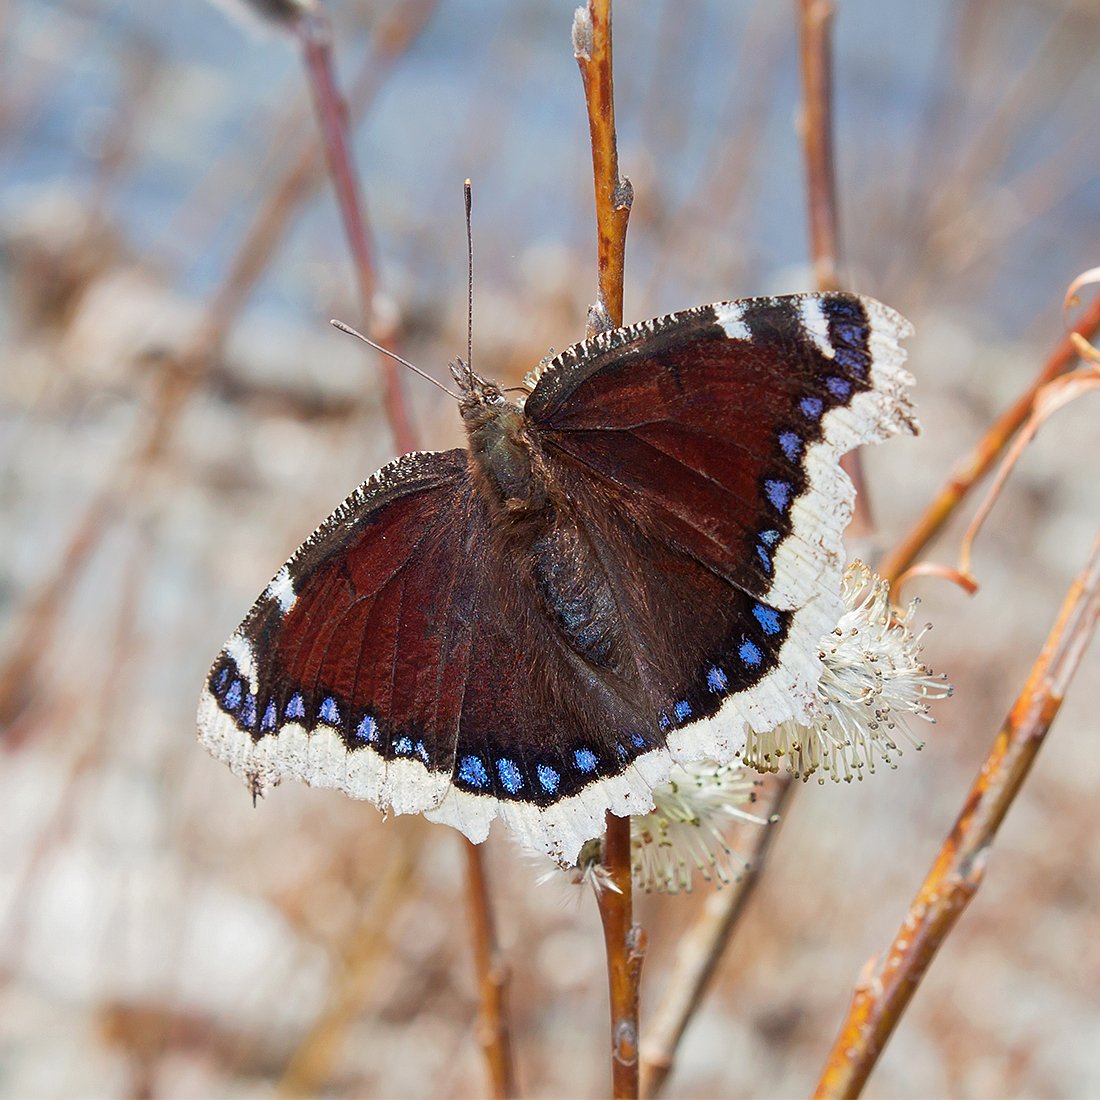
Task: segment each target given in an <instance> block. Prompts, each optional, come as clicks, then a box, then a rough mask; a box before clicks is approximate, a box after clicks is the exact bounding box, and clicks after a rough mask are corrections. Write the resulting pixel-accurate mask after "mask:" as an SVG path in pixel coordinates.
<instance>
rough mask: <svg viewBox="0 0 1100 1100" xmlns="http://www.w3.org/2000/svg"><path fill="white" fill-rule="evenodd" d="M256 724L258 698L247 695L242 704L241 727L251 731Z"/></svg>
mask: <svg viewBox="0 0 1100 1100" xmlns="http://www.w3.org/2000/svg"><path fill="white" fill-rule="evenodd" d="M255 724H256V696H255V695H246V696H245V697H244V702H243V703H241V725H242V726H245V727H247V728H248V729H251V728H252V727H253V726H254V725H255Z"/></svg>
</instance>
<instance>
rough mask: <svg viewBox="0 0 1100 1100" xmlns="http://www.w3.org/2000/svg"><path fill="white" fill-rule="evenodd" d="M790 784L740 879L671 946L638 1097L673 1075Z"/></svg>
mask: <svg viewBox="0 0 1100 1100" xmlns="http://www.w3.org/2000/svg"><path fill="white" fill-rule="evenodd" d="M791 784H792V777H791V776H789V775H784V776H780V777H778V778H777V780H776V788H775V792H774V795H773V797H772V798H771V801H770V804H769V806H768V809H767V817H768V820H769V823H768V825H766V826H765V827H763V828H761V829H758V830H757V831H756V835H755V839H756V845H755V848H754V849H753V851H752V852H751V853H750V854H749V857H748V861H747V862H748V867H747V869H746V870H745V872H744V874H742V876H741V877H740V878H739V879H738V880H737V881H736V882H734V883H731V884H730V885H729V886H727V887H725V888H723V889H721V890H716V891H715V892H714V893H713V894H711V895H710V896H709V897H708V898H707V900H706V903H705V904H704V906H703V912H702V914H701V915H700V916H699V918H698V919H697V920H696V921H695V923H694V924H693V925H692V926H691V928H689V929H688V931H687V934H686V935H684V936H683V937H682V938H681V940H680V942H679V943H678V944H677V946H676V958H675V960H674V961H673V964H672V966H671V967H670V973H671V978H670V979H669V984H668V986H667V988H666V989H665V990H664V992H663V993H662V995H661V1002H660V1004H659V1005H658V1006H657V1008H656V1010H655V1011H654V1013H653V1020H652V1022H651V1023H650V1024H649V1026H648V1027H647V1029H646V1038H645V1042H644V1043H643V1044H642V1057H641V1060H642V1070H641V1094H642V1096H643V1097H647V1098H649V1097H655V1096H659V1095H660V1093H661V1090H662V1089H663V1088H664V1085H665V1082H666V1081H667V1079H668V1076H669V1074H670V1073H671V1072H672V1067H673V1065H674V1064H675V1060H676V1051H677V1048H678V1047H679V1045H680V1040H681V1039H682V1038H683V1036H684V1032H685V1031H686V1030H687V1026H688V1023H689V1022H690V1021H691V1018H692V1017H693V1016H694V1015H695V1013H696V1011H697V1010H698V1009H699V1007H700V1005H702V1003H703V998H704V997H705V996H706V993H707V990H708V989H709V988H710V983H711V980H712V979H713V977H714V973H715V971H716V970H717V968H718V963H719V961H720V960H721V958H722V955H723V954H724V953H725V951H726V948H727V947H728V946H729V944H730V941H731V940H732V938H733V933H734V930H735V929H736V927H737V924H738V922H739V921H740V919H741V916H742V914H743V913H744V912H745V909H746V907H747V906H748V903H749V899H750V898H751V897H752V894H753V892H754V890H755V888H756V885H757V883H758V882H759V881H760V878H761V876H762V874H763V872H764V865H765V862H766V860H767V858H768V852H769V851H771V847H772V844H773V843H774V841H775V838H776V833H777V831H778V827H779V817H780V815H781V812H782V810H783V807H784V806H785V805H786V802H787V799H788V797H789V795H790V792H791Z"/></svg>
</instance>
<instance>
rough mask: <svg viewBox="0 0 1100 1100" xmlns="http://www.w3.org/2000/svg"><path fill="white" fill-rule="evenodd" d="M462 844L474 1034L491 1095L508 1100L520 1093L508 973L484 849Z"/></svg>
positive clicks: (465, 842)
mask: <svg viewBox="0 0 1100 1100" xmlns="http://www.w3.org/2000/svg"><path fill="white" fill-rule="evenodd" d="M462 846H463V849H464V850H465V852H466V888H467V890H466V892H467V901H468V903H469V910H470V930H471V933H472V936H473V941H474V963H475V965H476V967H477V979H478V994H479V998H480V1001H481V1011H480V1013H479V1015H478V1021H477V1038H478V1042H479V1043H480V1045H481V1049H482V1053H483V1054H484V1056H485V1064H486V1066H487V1067H488V1070H489V1078H490V1080H491V1082H492V1086H493V1096H495V1097H497V1098H498V1100H507V1097H511V1096H518V1095H519V1093H518V1091H517V1089H516V1071H515V1065H514V1063H513V1058H512V1037H511V1030H510V1028H509V1026H508V1011H507V991H508V979H509V973H508V968H507V966H506V965H505V964H504V962H503V960H502V958H501V954H500V948H499V947H498V946H497V938H496V927H495V922H494V920H493V910H492V907H491V906H490V904H489V885H488V881H487V879H486V875H485V862H484V857H483V854H482V853H483V849H482V847H481V846H480V845H477V844H473V843H471V842H470V841H469V840H466V839H465V837H464V838H463V839H462Z"/></svg>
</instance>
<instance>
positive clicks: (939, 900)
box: [815, 538, 1100, 1098]
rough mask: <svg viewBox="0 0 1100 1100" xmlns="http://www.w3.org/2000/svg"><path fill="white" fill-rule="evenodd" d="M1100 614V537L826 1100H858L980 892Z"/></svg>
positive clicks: (852, 1024)
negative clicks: (1001, 831) (994, 847)
mask: <svg viewBox="0 0 1100 1100" xmlns="http://www.w3.org/2000/svg"><path fill="white" fill-rule="evenodd" d="M1098 618H1100V538H1098V539H1097V541H1096V543H1095V544H1094V545H1093V548H1092V552H1091V554H1090V556H1089V559H1088V562H1087V563H1086V565H1085V568H1084V569H1083V570H1082V571H1081V573H1080V574H1079V575H1078V577H1077V579H1076V580H1075V581H1074V582H1073V585H1072V586H1071V587H1070V589H1069V592H1068V593H1067V595H1066V598H1065V601H1064V602H1063V604H1062V609H1061V612H1060V613H1059V615H1058V619H1057V621H1056V622H1055V624H1054V627H1053V628H1052V630H1051V632H1050V634H1049V636H1048V637H1047V640H1046V644H1045V645H1044V646H1043V649H1042V651H1041V652H1040V654H1039V657H1038V659H1037V660H1036V662H1035V665H1034V666H1033V668H1032V670H1031V674H1030V675H1029V676H1028V679H1027V682H1026V684H1025V685H1024V688H1023V691H1021V693H1020V695H1019V697H1018V698H1017V700H1016V702H1015V704H1014V705H1013V707H1012V709H1011V710H1010V711H1009V714H1008V717H1007V718H1006V719H1005V721H1004V724H1003V725H1002V726H1001V729H1000V731H999V733H998V734H997V739H996V740H995V741H994V743H993V747H992V749H991V750H990V752H989V755H988V756H987V757H986V760H985V762H984V763H983V764H982V767H981V770H980V771H979V773H978V776H977V778H976V779H975V781H974V783H973V785H972V786H971V788H970V792H969V794H968V795H967V798H966V802H965V804H964V806H963V809H962V812H961V813H960V814H959V816H958V818H957V820H956V821H955V826H954V828H953V829H952V830H951V834H950V835H949V836H948V837H947V839H946V840H945V841H944V843H943V846H942V847H941V849H940V853H939V856H938V857H937V859H936V862H935V863H934V864H933V866H932V869H931V871H930V872H929V873H928V877H927V878H926V879H925V880H924V883H923V885H922V886H921V888H920V890H919V891H918V893H917V895H916V897H915V898H914V899H913V902H912V903H911V905H910V907H909V913H908V915H907V916H906V918H905V920H904V922H903V923H902V926H901V928H900V929H899V931H898V934H897V937H896V938H895V940H894V942H893V943H892V944H891V945H890V948H889V950H888V951H887V952H886V955H885V956H883V957H881V958H879V959H878V960H877V961H871V962H869V963H868V964H867V967H866V968H865V970H864V974H863V976H862V977H861V978H860V981H859V984H858V986H857V987H856V991H855V994H854V996H853V997H852V1004H851V1007H850V1008H849V1011H848V1018H847V1019H846V1020H845V1022H844V1025H843V1027H842V1028H841V1031H840V1034H839V1035H838V1036H837V1039H836V1042H835V1044H834V1045H833V1049H832V1051H831V1052H830V1054H829V1058H828V1061H827V1062H826V1064H825V1069H824V1071H823V1073H822V1075H821V1080H820V1081H819V1082H818V1085H817V1090H816V1092H815V1096H817V1097H830V1098H831V1097H854V1096H858V1095H859V1093H860V1091H861V1090H862V1088H863V1086H864V1084H865V1083H866V1081H867V1078H868V1076H869V1075H870V1073H871V1070H872V1069H873V1068H874V1066H875V1063H876V1062H877V1061H878V1058H879V1056H880V1055H881V1054H882V1050H883V1048H884V1047H885V1045H886V1042H887V1040H888V1039H889V1038H890V1036H891V1035H892V1034H893V1032H894V1029H895V1028H896V1027H897V1024H898V1021H899V1020H900V1018H901V1016H902V1013H903V1012H904V1011H905V1009H906V1006H907V1005H908V1004H909V1001H910V1000H911V999H912V997H913V994H914V993H915V992H916V990H917V987H918V986H919V985H920V982H921V980H922V978H923V977H924V975H925V973H926V972H927V970H928V967H929V966H930V965H931V962H932V959H933V958H934V957H935V954H936V952H937V951H938V950H939V948H940V946H941V944H942V943H943V942H944V940H945V938H946V937H947V935H948V934H949V933H950V932H951V930H952V929H953V928H954V926H955V924H956V922H957V921H958V919H959V917H960V916H961V915H962V912H963V910H964V909H965V908H966V906H967V905H968V904H969V903H970V901H971V899H972V898H973V897H974V895H975V894H976V893H977V890H978V888H979V886H981V883H982V879H983V878H984V876H985V867H986V863H987V861H988V858H989V849H990V846H991V844H992V843H993V838H994V836H996V833H997V829H998V828H999V827H1000V824H1001V822H1002V821H1003V820H1004V817H1005V814H1006V813H1007V812H1008V808H1009V806H1011V805H1012V802H1013V800H1014V799H1015V797H1016V795H1017V793H1018V792H1019V790H1020V787H1021V786H1022V785H1023V782H1024V780H1025V779H1026V778H1027V774H1028V772H1029V771H1030V769H1031V765H1032V763H1033V762H1034V760H1035V756H1036V754H1037V753H1038V751H1039V749H1040V747H1041V746H1042V744H1043V741H1044V739H1045V738H1046V733H1047V730H1049V729H1050V726H1051V723H1052V722H1053V721H1054V718H1055V716H1056V715H1057V713H1058V710H1059V708H1060V707H1061V705H1062V700H1063V699H1064V698H1065V694H1066V690H1067V688H1068V687H1069V684H1070V681H1071V680H1072V678H1073V675H1074V672H1075V671H1076V670H1077V666H1078V664H1079V663H1080V660H1081V657H1082V656H1083V654H1084V652H1085V650H1086V648H1087V646H1088V643H1089V640H1090V639H1091V637H1092V634H1093V632H1094V630H1095V628H1096V623H1097V619H1098Z"/></svg>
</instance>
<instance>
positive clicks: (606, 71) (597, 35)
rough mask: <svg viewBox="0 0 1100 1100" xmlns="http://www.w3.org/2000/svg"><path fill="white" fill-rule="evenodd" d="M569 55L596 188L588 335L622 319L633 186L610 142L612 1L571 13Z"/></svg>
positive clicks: (612, 139)
mask: <svg viewBox="0 0 1100 1100" xmlns="http://www.w3.org/2000/svg"><path fill="white" fill-rule="evenodd" d="M573 55H574V56H575V57H576V59H577V64H578V65H579V66H580V70H581V80H582V81H583V82H584V98H585V103H586V105H587V107H588V129H589V132H590V134H591V137H592V179H593V181H594V184H595V188H596V236H597V271H598V278H597V284H596V286H597V289H596V305H595V307H594V309H592V310H591V311H590V312H589V317H588V334H589V335H592V334H593V333H595V332H601V331H603V330H605V329H607V328H615V327H617V326H618V325H621V324H622V323H623V274H624V263H625V260H626V223H627V221H628V220H629V218H630V206H631V203H632V202H633V200H634V191H633V188H632V187H631V186H630V180H628V179H626V178H625V177H621V176H620V175H619V152H618V147H617V145H616V141H615V97H614V87H613V83H612V67H611V0H589V3H588V5H587V7H584V8H578V9H577V11H576V14H575V16H574V18H573Z"/></svg>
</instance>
